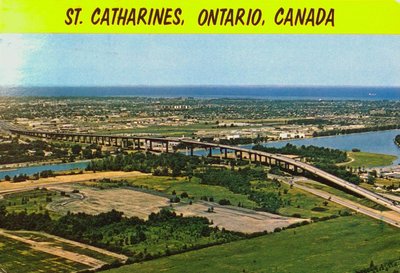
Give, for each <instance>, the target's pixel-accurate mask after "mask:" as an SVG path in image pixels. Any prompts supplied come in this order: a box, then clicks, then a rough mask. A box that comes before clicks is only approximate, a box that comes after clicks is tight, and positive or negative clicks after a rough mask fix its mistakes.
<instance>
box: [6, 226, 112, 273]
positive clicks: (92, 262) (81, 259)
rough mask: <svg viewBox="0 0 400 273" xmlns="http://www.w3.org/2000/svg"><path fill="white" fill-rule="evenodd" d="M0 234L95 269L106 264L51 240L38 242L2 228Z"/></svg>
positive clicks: (35, 248)
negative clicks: (64, 247) (56, 244)
mask: <svg viewBox="0 0 400 273" xmlns="http://www.w3.org/2000/svg"><path fill="white" fill-rule="evenodd" d="M0 235H1V236H4V237H7V238H10V239H13V240H16V241H19V242H22V243H25V244H28V245H30V247H31V248H32V249H34V250H37V251H41V252H45V253H48V254H51V255H54V256H58V257H61V258H64V259H67V260H70V261H73V262H76V263H80V264H84V265H87V266H89V267H91V268H93V269H97V268H100V267H102V266H103V265H105V264H106V263H105V262H103V261H100V260H97V259H94V258H92V257H89V256H86V255H82V254H78V253H74V252H71V251H66V250H63V249H61V248H59V247H55V246H53V245H52V244H51V243H49V242H36V241H33V240H30V239H26V238H23V237H19V236H17V235H14V234H10V233H8V232H7V231H4V230H1V229H0Z"/></svg>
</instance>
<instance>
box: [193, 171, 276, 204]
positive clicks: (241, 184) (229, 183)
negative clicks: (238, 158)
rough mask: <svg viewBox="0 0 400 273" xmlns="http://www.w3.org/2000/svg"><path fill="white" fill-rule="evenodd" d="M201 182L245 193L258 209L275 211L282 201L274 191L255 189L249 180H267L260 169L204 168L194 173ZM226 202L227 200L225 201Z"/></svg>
mask: <svg viewBox="0 0 400 273" xmlns="http://www.w3.org/2000/svg"><path fill="white" fill-rule="evenodd" d="M196 176H198V177H199V178H200V179H201V180H200V183H201V184H207V185H218V186H223V187H225V188H227V189H229V190H230V191H232V192H234V193H239V194H245V195H247V196H248V198H249V199H250V200H252V201H254V202H256V204H257V205H258V206H259V209H261V210H265V211H268V212H276V211H277V210H278V209H279V208H280V207H281V206H282V205H283V201H282V199H281V198H280V197H279V195H278V194H277V193H275V192H265V191H256V190H254V189H253V188H252V185H251V183H250V181H252V180H262V181H265V180H267V175H266V173H265V172H264V171H263V170H262V169H255V168H243V169H239V170H227V169H215V168H211V167H210V168H206V169H205V170H204V171H203V172H201V173H198V174H196ZM225 204H227V202H225Z"/></svg>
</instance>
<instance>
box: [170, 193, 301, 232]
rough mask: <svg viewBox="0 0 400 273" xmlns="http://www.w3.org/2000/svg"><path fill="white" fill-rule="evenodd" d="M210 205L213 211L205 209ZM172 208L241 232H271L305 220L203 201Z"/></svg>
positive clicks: (186, 214)
mask: <svg viewBox="0 0 400 273" xmlns="http://www.w3.org/2000/svg"><path fill="white" fill-rule="evenodd" d="M210 207H213V209H214V212H208V211H207V210H208V208H210ZM174 209H175V211H176V213H178V214H179V213H182V214H183V215H184V216H201V217H206V218H208V219H209V220H210V221H211V220H212V222H213V225H214V226H218V227H220V228H225V229H227V230H231V231H239V232H243V233H254V232H262V231H268V232H271V231H273V230H274V229H275V228H282V227H287V226H289V225H291V224H294V223H298V222H302V221H305V220H306V219H299V218H291V217H284V216H280V215H276V214H272V213H268V212H261V211H254V210H250V209H245V208H239V207H233V206H221V205H218V204H215V203H211V202H204V201H202V202H198V203H193V204H192V205H177V206H174Z"/></svg>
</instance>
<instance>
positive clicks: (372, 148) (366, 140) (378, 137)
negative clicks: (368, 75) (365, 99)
mask: <svg viewBox="0 0 400 273" xmlns="http://www.w3.org/2000/svg"><path fill="white" fill-rule="evenodd" d="M399 134H400V130H388V131H377V132H368V133H357V134H349V135H337V136H329V137H318V138H308V139H294V140H286V141H276V142H269V143H266V144H264V145H265V146H268V147H277V148H279V147H283V146H285V145H286V144H287V143H291V144H294V145H298V146H301V145H305V146H309V145H314V146H320V147H327V148H334V149H339V150H345V151H351V150H352V149H353V148H357V149H360V150H361V151H362V152H369V153H377V154H388V155H394V156H397V159H396V160H395V161H394V162H393V164H394V165H397V164H399V163H400V148H399V147H397V146H396V144H395V143H394V138H395V137H396V135H399Z"/></svg>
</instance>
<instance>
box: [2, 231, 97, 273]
mask: <svg viewBox="0 0 400 273" xmlns="http://www.w3.org/2000/svg"><path fill="white" fill-rule="evenodd" d="M0 253H1V255H0V272H12V273H26V272H49V273H50V272H54V273H59V272H71V271H78V270H84V269H88V268H90V267H89V266H87V265H84V264H81V263H78V262H73V261H70V260H67V259H64V258H61V257H57V256H54V255H51V254H48V253H45V252H42V251H37V250H33V249H31V248H30V246H29V245H27V244H25V243H22V242H19V241H16V240H13V239H10V238H6V237H4V236H2V235H0Z"/></svg>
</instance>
